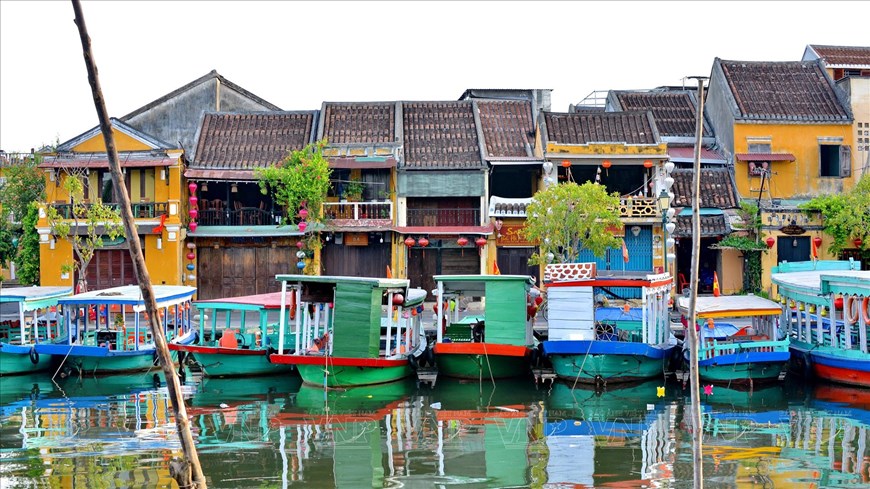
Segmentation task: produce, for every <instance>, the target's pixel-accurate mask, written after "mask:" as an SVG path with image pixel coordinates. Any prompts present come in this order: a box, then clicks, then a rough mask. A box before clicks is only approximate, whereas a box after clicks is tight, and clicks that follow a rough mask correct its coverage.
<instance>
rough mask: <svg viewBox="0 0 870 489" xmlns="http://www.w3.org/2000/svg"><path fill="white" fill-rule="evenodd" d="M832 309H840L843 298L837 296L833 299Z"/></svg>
mask: <svg viewBox="0 0 870 489" xmlns="http://www.w3.org/2000/svg"><path fill="white" fill-rule="evenodd" d="M834 309H838V310H842V309H843V298H842V297H837V298H835V299H834Z"/></svg>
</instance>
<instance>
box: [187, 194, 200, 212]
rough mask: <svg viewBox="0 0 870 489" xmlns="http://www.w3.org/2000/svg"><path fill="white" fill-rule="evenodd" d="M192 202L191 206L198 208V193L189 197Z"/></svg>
mask: <svg viewBox="0 0 870 489" xmlns="http://www.w3.org/2000/svg"><path fill="white" fill-rule="evenodd" d="M187 200H188V201H189V202H190V208H191V209H196V203H197V202H199V199H197V198H196V195H191V196H190V198H188V199H187Z"/></svg>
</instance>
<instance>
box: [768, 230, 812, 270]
mask: <svg viewBox="0 0 870 489" xmlns="http://www.w3.org/2000/svg"><path fill="white" fill-rule="evenodd" d="M810 259H811V258H810V237H809V236H779V237H778V238H777V240H776V263H777V264H779V263H782V262H784V261H787V262H796V261H810Z"/></svg>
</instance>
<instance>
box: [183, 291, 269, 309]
mask: <svg viewBox="0 0 870 489" xmlns="http://www.w3.org/2000/svg"><path fill="white" fill-rule="evenodd" d="M193 304H194V305H196V306H200V308H202V307H201V306H206V307H209V308H217V309H233V308H236V307H238V306H258V307H259V308H262V309H281V292H269V293H267V294H255V295H240V296H236V297H220V298H217V299H203V300H196V301H193Z"/></svg>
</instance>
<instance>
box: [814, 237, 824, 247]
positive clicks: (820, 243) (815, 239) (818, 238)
mask: <svg viewBox="0 0 870 489" xmlns="http://www.w3.org/2000/svg"><path fill="white" fill-rule="evenodd" d="M813 243H815V245H816V248H818V247H819V246H822V238H821V236H816V237H815V238H813Z"/></svg>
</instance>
